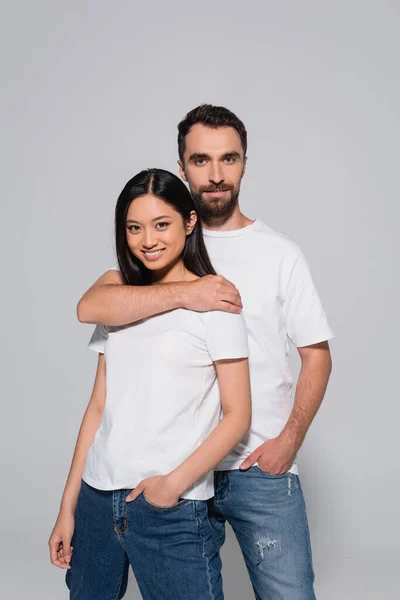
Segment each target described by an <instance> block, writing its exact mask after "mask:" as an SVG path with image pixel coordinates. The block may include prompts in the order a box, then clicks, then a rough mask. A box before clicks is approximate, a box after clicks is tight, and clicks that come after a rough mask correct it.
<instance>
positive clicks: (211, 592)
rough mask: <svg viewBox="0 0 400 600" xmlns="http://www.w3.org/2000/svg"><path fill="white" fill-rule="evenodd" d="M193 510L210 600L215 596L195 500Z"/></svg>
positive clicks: (213, 599)
mask: <svg viewBox="0 0 400 600" xmlns="http://www.w3.org/2000/svg"><path fill="white" fill-rule="evenodd" d="M194 511H195V515H196V519H197V523H198V528H199V535H200V538H201V541H202V546H203V558H205V559H206V565H207V581H208V587H209V591H210V599H211V600H215V596H214V592H213V589H212V583H211V575H210V561H209V560H208V556H207V554H206V540H205V539H204V537H203V534H202V531H201V521H200V518H199V515H198V512H197V501H196V500H195V501H194Z"/></svg>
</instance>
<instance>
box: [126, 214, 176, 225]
mask: <svg viewBox="0 0 400 600" xmlns="http://www.w3.org/2000/svg"><path fill="white" fill-rule="evenodd" d="M170 218H171V216H170V215H160V216H159V217H155V218H154V219H152V221H158V219H170ZM126 222H127V223H139V225H140V221H136V219H127V220H126Z"/></svg>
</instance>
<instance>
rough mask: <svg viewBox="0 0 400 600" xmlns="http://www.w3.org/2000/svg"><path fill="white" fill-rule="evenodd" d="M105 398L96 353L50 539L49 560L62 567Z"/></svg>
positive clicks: (68, 556)
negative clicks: (91, 381) (90, 388)
mask: <svg viewBox="0 0 400 600" xmlns="http://www.w3.org/2000/svg"><path fill="white" fill-rule="evenodd" d="M105 400H106V365H105V361H104V355H103V354H100V355H99V360H98V364H97V372H96V378H95V381H94V385H93V391H92V395H91V397H90V401H89V404H88V407H87V409H86V412H85V415H84V417H83V419H82V424H81V427H80V430H79V434H78V439H77V442H76V446H75V452H74V456H73V459H72V463H71V468H70V471H69V475H68V479H67V483H66V485H65V489H64V494H63V497H62V500H61V506H60V511H59V513H58V517H57V520H56V523H55V525H54V527H53V531H52V532H51V534H50V538H49V551H50V560H51V562H52V564H53V565H55V566H56V567H59V568H61V569H70V568H71V567H70V564H69V562H70V559H71V552H72V547H71V541H72V537H73V534H74V529H75V509H76V505H77V501H78V495H79V490H80V487H81V481H82V474H83V469H84V467H85V462H86V456H87V453H88V450H89V448H90V446H91V444H92V443H93V440H94V437H95V434H96V431H97V430H98V428H99V427H100V423H101V419H102V415H103V411H104V405H105Z"/></svg>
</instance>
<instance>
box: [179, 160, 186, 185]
mask: <svg viewBox="0 0 400 600" xmlns="http://www.w3.org/2000/svg"><path fill="white" fill-rule="evenodd" d="M178 165H179V174H180V176H181V177H182V179H183V181H186V183H187V179H186V173H185V167H184V166H183V162H182V161H181V160H178Z"/></svg>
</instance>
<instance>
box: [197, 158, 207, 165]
mask: <svg viewBox="0 0 400 600" xmlns="http://www.w3.org/2000/svg"><path fill="white" fill-rule="evenodd" d="M204 163H205V160H204V158H198V159H197V160H196V161H195V164H196V165H200V166H201V165H203V164H204Z"/></svg>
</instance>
